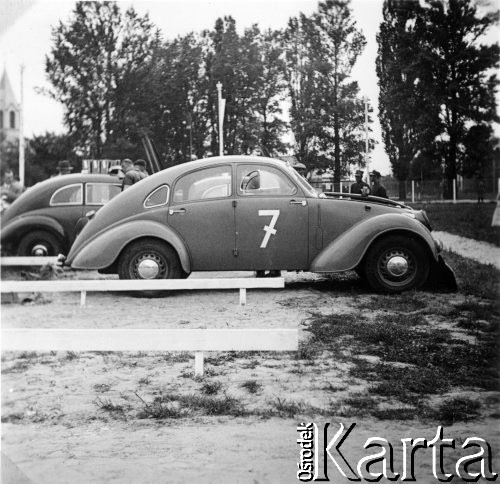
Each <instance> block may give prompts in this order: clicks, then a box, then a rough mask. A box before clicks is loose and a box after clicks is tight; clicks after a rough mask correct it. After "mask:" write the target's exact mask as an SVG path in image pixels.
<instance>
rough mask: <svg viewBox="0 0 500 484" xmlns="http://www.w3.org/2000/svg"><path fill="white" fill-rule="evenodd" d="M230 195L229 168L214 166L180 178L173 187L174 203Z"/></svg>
mask: <svg viewBox="0 0 500 484" xmlns="http://www.w3.org/2000/svg"><path fill="white" fill-rule="evenodd" d="M230 195H231V167H230V166H216V167H213V168H207V169H204V170H198V171H195V172H192V173H188V174H187V175H185V176H183V177H182V178H180V179H179V180H178V181H177V183H176V184H175V187H174V196H173V201H174V202H190V201H193V200H205V199H209V198H223V197H229V196H230Z"/></svg>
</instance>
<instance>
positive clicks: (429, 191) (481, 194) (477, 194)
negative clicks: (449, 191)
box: [310, 177, 500, 202]
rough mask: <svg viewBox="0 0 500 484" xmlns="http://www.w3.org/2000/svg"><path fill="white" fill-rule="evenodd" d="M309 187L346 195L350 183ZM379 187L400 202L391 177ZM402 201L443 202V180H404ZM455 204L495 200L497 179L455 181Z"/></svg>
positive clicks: (326, 182) (396, 183)
mask: <svg viewBox="0 0 500 484" xmlns="http://www.w3.org/2000/svg"><path fill="white" fill-rule="evenodd" d="M310 183H311V185H312V186H313V187H314V188H315V189H316V190H317V191H319V192H342V193H349V189H350V186H351V184H352V183H354V181H353V180H342V181H341V182H340V183H332V182H330V181H329V180H324V181H321V182H319V181H312V182H310ZM381 184H382V185H383V186H384V187H385V189H386V191H387V196H388V197H389V198H392V199H399V193H400V182H399V181H398V180H396V179H394V178H392V177H382V180H381ZM403 184H404V192H405V195H406V198H405V200H407V201H415V202H423V201H439V200H443V199H444V197H443V191H444V190H443V180H406V181H404V182H403ZM453 185H454V190H453V194H454V197H453V198H454V199H455V200H474V201H477V200H478V198H482V199H483V200H496V198H497V196H498V193H499V191H500V178H493V177H486V178H482V179H477V178H462V177H458V178H457V179H456V180H455V181H454V183H453Z"/></svg>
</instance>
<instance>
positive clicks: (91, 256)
mask: <svg viewBox="0 0 500 484" xmlns="http://www.w3.org/2000/svg"><path fill="white" fill-rule="evenodd" d="M143 237H154V238H157V239H161V240H164V241H165V242H167V243H169V244H170V245H171V246H172V247H173V248H174V249H175V250H176V251H177V254H178V255H179V259H180V261H181V265H182V268H183V270H184V271H185V272H187V273H189V272H191V260H190V258H189V253H188V251H187V249H186V246H185V245H184V242H183V241H182V239H181V238H180V237H179V236H178V235H177V233H176V232H174V231H173V230H172V229H171V228H169V227H167V226H165V225H163V224H161V223H159V222H154V221H152V220H133V221H130V222H126V223H123V224H118V225H116V226H114V227H111V228H110V229H108V230H105V231H102V232H99V233H97V234H96V235H95V236H94V237H93V238H92V239H90V240H89V241H88V242H86V243H84V244H83V245H82V246H81V247H79V248H78V249H77V250H76V252H75V254H70V256H71V260H68V261H67V263H68V264H69V265H71V267H73V268H74V269H105V268H106V267H109V266H111V265H112V264H113V263H114V262H115V261H116V260H117V258H118V256H119V255H120V253H121V252H122V250H123V249H124V248H125V247H126V246H127V245H128V244H129V243H130V242H133V241H134V240H137V239H140V238H143Z"/></svg>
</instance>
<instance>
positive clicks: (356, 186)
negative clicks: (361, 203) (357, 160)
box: [350, 170, 370, 197]
mask: <svg viewBox="0 0 500 484" xmlns="http://www.w3.org/2000/svg"><path fill="white" fill-rule="evenodd" d="M354 178H356V181H355V182H354V183H353V184H352V185H351V190H350V191H351V193H357V194H358V195H364V196H365V197H366V196H368V195H370V186H369V185H368V183H365V182H364V181H363V180H362V178H363V172H362V171H361V170H356V173H355V174H354Z"/></svg>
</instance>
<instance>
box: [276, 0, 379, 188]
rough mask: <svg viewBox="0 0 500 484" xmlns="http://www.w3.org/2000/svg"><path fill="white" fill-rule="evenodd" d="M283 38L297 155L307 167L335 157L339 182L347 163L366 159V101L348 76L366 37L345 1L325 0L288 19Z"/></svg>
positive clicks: (335, 171) (321, 164)
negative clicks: (312, 10) (363, 154)
mask: <svg viewBox="0 0 500 484" xmlns="http://www.w3.org/2000/svg"><path fill="white" fill-rule="evenodd" d="M284 39H285V48H286V55H287V79H288V84H289V89H290V97H291V118H292V129H293V132H294V135H295V139H296V142H297V145H298V150H297V151H298V155H299V159H300V160H301V161H302V162H303V163H306V165H308V167H309V168H313V167H318V166H319V167H326V166H329V165H331V164H332V163H331V160H332V159H333V168H334V181H335V182H339V181H340V178H341V175H342V174H344V173H346V172H348V171H349V165H350V164H353V163H356V164H361V165H362V164H364V160H363V159H362V158H360V153H361V152H362V151H364V148H363V147H364V141H363V140H364V134H363V123H364V103H363V101H362V100H361V99H360V98H359V87H358V85H357V83H356V82H354V81H352V80H351V79H350V75H351V71H352V68H353V66H354V64H355V62H356V59H357V58H358V56H359V54H360V53H361V52H362V50H363V48H364V46H365V43H366V41H365V38H364V36H363V34H362V33H361V32H360V31H359V29H358V28H357V26H356V23H355V21H354V19H353V18H352V12H351V10H350V8H349V1H348V0H326V1H325V2H321V3H320V4H319V7H318V12H316V13H314V14H313V15H312V16H310V17H306V16H305V15H303V14H302V15H300V17H299V18H293V19H291V20H290V21H289V24H288V28H287V30H286V32H285V36H284ZM371 143H372V142H371Z"/></svg>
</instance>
